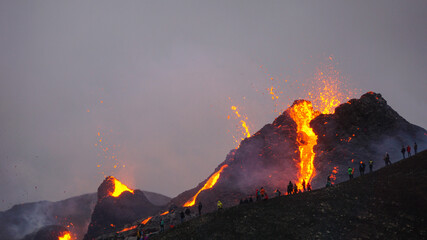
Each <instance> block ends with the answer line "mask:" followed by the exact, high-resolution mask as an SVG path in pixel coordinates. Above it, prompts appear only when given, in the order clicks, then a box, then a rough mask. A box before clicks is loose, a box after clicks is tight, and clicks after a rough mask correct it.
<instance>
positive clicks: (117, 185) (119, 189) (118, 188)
mask: <svg viewBox="0 0 427 240" xmlns="http://www.w3.org/2000/svg"><path fill="white" fill-rule="evenodd" d="M112 178H113V180H114V192H112V193H111V196H113V197H118V196H120V194H122V193H123V192H126V191H128V192H131V193H133V190H132V189H130V188H128V187H127V186H126V185H124V184H123V183H121V182H120V181H119V180H117V179H116V178H115V177H112Z"/></svg>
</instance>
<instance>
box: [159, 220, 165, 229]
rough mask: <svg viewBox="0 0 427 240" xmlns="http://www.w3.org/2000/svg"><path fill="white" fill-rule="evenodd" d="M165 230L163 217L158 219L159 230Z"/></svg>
mask: <svg viewBox="0 0 427 240" xmlns="http://www.w3.org/2000/svg"><path fill="white" fill-rule="evenodd" d="M164 231H165V221H163V219H160V232H164Z"/></svg>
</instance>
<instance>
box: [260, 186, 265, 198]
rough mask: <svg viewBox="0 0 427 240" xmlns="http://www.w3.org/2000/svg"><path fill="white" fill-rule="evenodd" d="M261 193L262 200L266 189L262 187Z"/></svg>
mask: <svg viewBox="0 0 427 240" xmlns="http://www.w3.org/2000/svg"><path fill="white" fill-rule="evenodd" d="M259 191H260V193H261V198H264V195H265V189H264V187H261V190H259Z"/></svg>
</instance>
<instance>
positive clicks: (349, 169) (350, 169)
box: [347, 167, 353, 180]
mask: <svg viewBox="0 0 427 240" xmlns="http://www.w3.org/2000/svg"><path fill="white" fill-rule="evenodd" d="M347 171H348V177H349V178H350V180H351V179H353V168H351V167H348V170H347Z"/></svg>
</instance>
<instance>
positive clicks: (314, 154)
mask: <svg viewBox="0 0 427 240" xmlns="http://www.w3.org/2000/svg"><path fill="white" fill-rule="evenodd" d="M414 142H416V143H417V144H418V147H419V149H424V148H425V147H426V143H427V131H426V130H425V129H423V128H421V127H418V126H416V125H413V124H411V123H409V122H408V121H406V120H405V119H404V118H403V117H401V116H400V115H399V114H398V113H397V112H396V111H394V110H393V109H392V108H391V107H390V106H389V105H388V104H387V101H386V100H385V99H384V98H383V97H382V96H381V94H378V93H374V92H368V93H366V94H364V95H362V96H361V97H360V99H351V100H350V101H348V102H346V103H344V104H341V105H339V106H338V107H337V108H336V109H335V112H334V113H333V114H321V113H320V112H316V111H314V110H313V108H312V106H311V103H310V102H309V101H305V100H297V101H295V102H294V104H293V105H292V106H291V107H289V108H288V109H287V110H286V111H284V112H283V113H282V114H281V115H280V116H278V117H277V118H276V119H275V120H274V121H273V122H272V123H271V124H267V125H265V126H264V127H263V128H262V129H260V130H259V131H258V132H256V133H255V134H253V135H252V136H251V137H249V138H246V139H244V140H243V141H242V142H241V143H240V146H239V148H237V149H233V150H231V151H230V153H229V154H228V155H227V157H226V159H225V161H224V162H222V163H221V164H220V165H219V166H218V167H217V168H216V169H215V172H214V173H213V174H212V175H211V176H210V177H209V178H208V179H206V180H205V181H203V182H201V183H200V184H199V185H198V186H197V187H195V188H193V189H190V190H188V191H185V192H183V193H181V194H179V195H178V196H177V197H175V198H173V199H172V200H171V202H170V204H169V205H170V206H174V205H176V206H182V207H184V206H185V207H193V206H197V203H198V202H202V203H203V206H204V207H203V209H204V211H208V212H209V211H213V210H215V209H216V202H217V201H218V200H221V201H222V202H223V204H224V206H225V207H227V206H233V205H236V204H238V203H239V200H240V199H242V198H246V197H248V196H252V197H254V195H255V190H256V189H259V188H260V187H264V189H265V190H266V192H267V193H268V194H270V195H271V194H272V193H273V191H274V190H275V189H280V190H281V191H282V192H284V189H285V186H287V184H288V182H289V181H292V182H293V183H297V184H298V187H299V188H301V183H302V182H303V181H304V182H306V183H308V182H310V183H311V185H312V187H313V188H320V187H323V186H325V184H326V180H327V178H328V177H330V178H332V180H333V181H334V182H335V183H339V182H342V181H344V180H346V179H347V178H348V175H347V169H348V167H352V168H356V169H357V168H358V166H359V163H360V162H361V161H362V162H366V163H367V162H368V161H369V160H373V161H374V169H378V168H381V167H383V166H384V162H383V157H384V155H385V154H386V153H388V154H389V156H390V159H391V161H392V162H396V161H399V160H400V159H402V155H401V153H400V149H401V147H402V145H404V146H407V145H411V147H412V146H413V144H414ZM224 166H226V167H224ZM218 173H220V176H219V177H217V178H216V180H215V184H214V185H213V186H210V187H209V188H208V189H203V188H204V187H205V186H206V185H207V184H208V183H209V181H211V178H212V177H214V176H216V175H217V174H218ZM201 190H202V191H201ZM189 202H190V203H191V204H189Z"/></svg>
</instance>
